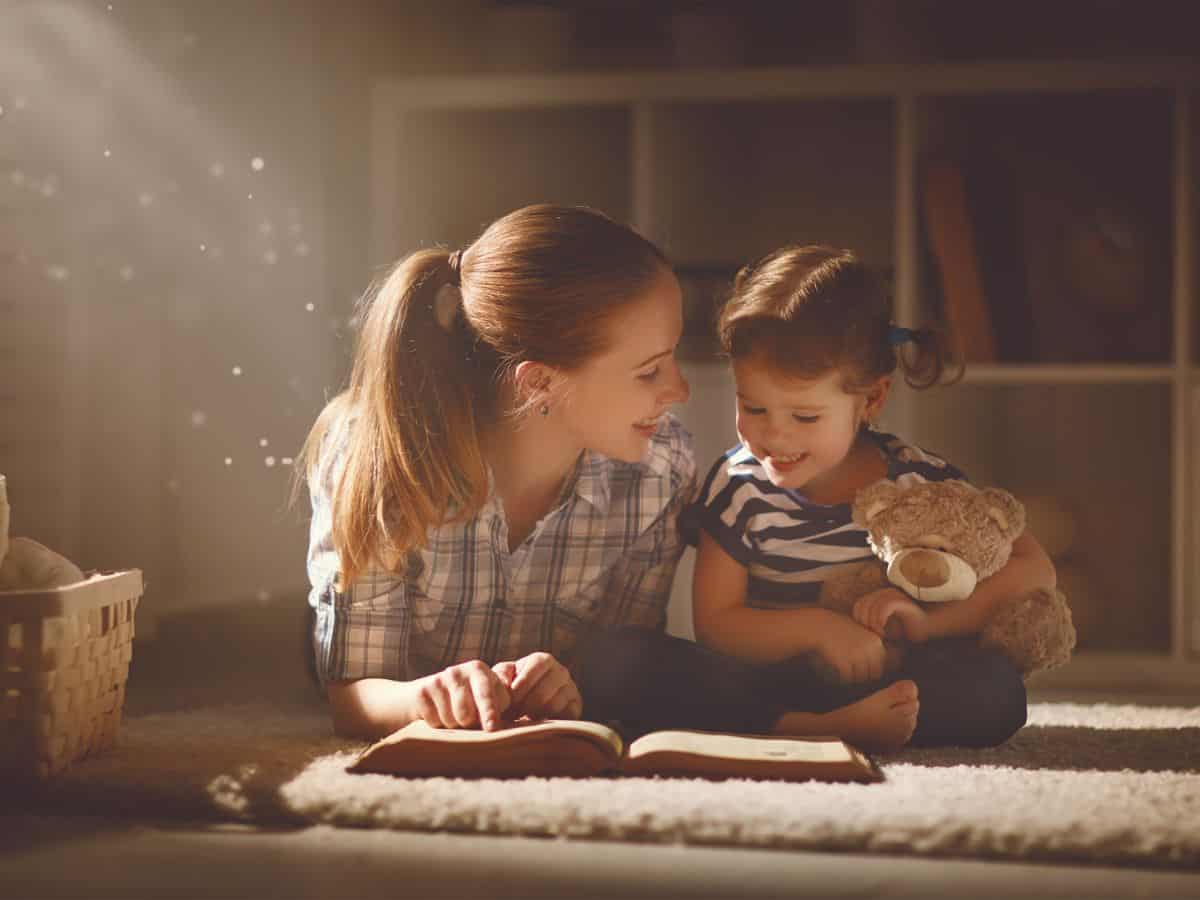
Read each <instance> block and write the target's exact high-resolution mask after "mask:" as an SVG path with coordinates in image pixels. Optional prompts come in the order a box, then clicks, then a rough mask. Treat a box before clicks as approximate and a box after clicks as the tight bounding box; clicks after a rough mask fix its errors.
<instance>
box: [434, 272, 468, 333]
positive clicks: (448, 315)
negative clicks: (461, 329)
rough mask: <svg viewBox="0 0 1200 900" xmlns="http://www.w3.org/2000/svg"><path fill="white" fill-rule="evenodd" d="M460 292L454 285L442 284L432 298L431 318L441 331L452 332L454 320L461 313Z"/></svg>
mask: <svg viewBox="0 0 1200 900" xmlns="http://www.w3.org/2000/svg"><path fill="white" fill-rule="evenodd" d="M462 299H463V298H462V291H460V290H459V289H458V285H456V284H443V285H442V286H441V287H440V288H438V291H437V294H436V295H434V298H433V317H434V318H435V319H437V323H438V325H440V326H441V327H442V331H447V332H449V331H453V330H454V320H455V319H457V318H458V314H459V313H460V312H461V311H462Z"/></svg>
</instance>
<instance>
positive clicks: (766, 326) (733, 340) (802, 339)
mask: <svg viewBox="0 0 1200 900" xmlns="http://www.w3.org/2000/svg"><path fill="white" fill-rule="evenodd" d="M891 307H892V304H891V298H890V297H889V296H888V292H887V290H886V289H885V288H884V286H883V284H882V283H881V282H880V280H879V279H878V278H877V277H876V276H875V275H874V274H873V273H872V272H871V270H870V269H869V268H868V267H867V266H866V265H864V264H863V263H862V262H861V261H860V260H859V259H858V257H856V256H855V255H854V254H853V253H852V252H850V251H849V250H836V249H834V248H832V247H825V246H820V245H811V246H800V245H792V246H788V247H783V248H781V249H779V250H776V251H775V252H774V253H770V254H768V255H767V256H765V257H763V258H762V259H760V260H758V261H757V262H754V263H751V264H750V265H748V266H746V267H745V268H743V269H742V270H741V271H740V272H738V274H737V278H736V279H735V281H734V285H733V291H732V292H731V294H730V296H729V298H728V299H727V300H726V301H725V304H724V305H723V307H722V308H721V311H720V314H719V316H718V319H717V333H718V336H719V338H720V343H721V350H722V351H723V353H724V354H725V355H726V356H728V357H729V358H730V359H738V358H741V357H746V356H750V355H752V354H755V355H757V354H761V355H762V356H763V358H764V359H765V360H766V362H767V364H768V365H770V366H771V367H772V368H774V369H776V370H777V371H779V372H782V373H785V374H787V375H791V376H793V377H796V378H801V379H807V378H817V377H820V376H822V375H824V374H826V373H827V372H831V371H834V370H836V371H839V372H841V374H842V378H843V386H844V387H845V389H846V390H847V391H850V392H852V393H858V392H861V391H865V390H866V389H868V388H869V387H870V386H871V385H873V384H874V383H875V382H877V381H878V380H879V379H880V378H883V377H885V376H887V375H891V374H892V373H893V372H894V371H895V370H896V368H897V365H898V366H899V367H900V368H901V370H902V371H903V372H904V377H905V381H907V382H908V384H910V385H911V386H913V387H915V388H926V387H930V386H931V385H934V384H937V383H939V382H941V381H943V375H944V374H945V372H946V368H947V363H948V360H949V357H950V354H949V348H948V346H947V341H946V338H945V335H944V333H943V332H942V331H940V330H938V329H933V328H917V329H911V330H908V331H907V333H906V334H905V337H906V340H904V341H903V342H902V343H899V344H897V343H893V336H894V334H895V331H894V328H895V326H894V325H893V324H892V318H891V316H892V309H891ZM961 376H962V373H961V371H959V372H958V374H957V375H956V376H955V377H954V378H952V379H950V381H951V382H952V381H955V380H957V379H958V378H960V377H961Z"/></svg>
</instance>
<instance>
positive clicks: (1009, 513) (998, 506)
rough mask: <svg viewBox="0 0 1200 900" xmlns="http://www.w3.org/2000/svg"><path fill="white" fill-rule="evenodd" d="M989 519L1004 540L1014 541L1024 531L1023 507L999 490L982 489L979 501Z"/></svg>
mask: <svg viewBox="0 0 1200 900" xmlns="http://www.w3.org/2000/svg"><path fill="white" fill-rule="evenodd" d="M977 502H978V503H981V504H982V505H983V506H984V508H985V509H986V511H987V515H988V518H989V519H993V520H995V522H996V524H997V525H999V526H1000V532H1001V534H1003V535H1004V538H1005V540H1009V541H1012V540H1016V538H1018V537H1020V536H1021V534H1022V532H1024V531H1025V507H1024V506H1022V505H1021V501H1020V500H1018V499H1017V498H1016V497H1014V496H1013V495H1012V494H1010V493H1009V492H1008V491H1005V490H1001V489H1000V488H984V489H983V490H982V491H980V492H979V499H978V501H977Z"/></svg>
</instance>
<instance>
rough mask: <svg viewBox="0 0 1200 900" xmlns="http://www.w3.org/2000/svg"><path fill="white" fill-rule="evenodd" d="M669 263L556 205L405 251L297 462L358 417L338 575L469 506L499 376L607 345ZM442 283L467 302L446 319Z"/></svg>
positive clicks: (311, 457) (482, 470) (477, 497)
mask: <svg viewBox="0 0 1200 900" xmlns="http://www.w3.org/2000/svg"><path fill="white" fill-rule="evenodd" d="M666 267H667V263H666V260H665V259H664V257H663V255H662V253H661V252H660V251H659V250H658V248H656V247H655V246H654V245H653V244H651V243H650V242H649V241H647V240H646V239H645V238H643V237H641V236H640V235H638V234H636V233H635V232H633V231H632V230H630V229H629V228H626V227H625V226H623V225H620V224H618V223H616V222H614V221H612V220H611V219H609V218H608V217H606V216H604V215H603V214H601V213H598V212H595V211H593V210H589V209H585V208H582V207H563V206H552V205H536V206H527V207H524V208H522V209H518V210H516V211H515V212H512V213H509V214H508V215H506V216H504V217H503V218H501V219H498V220H496V221H495V222H493V223H492V225H491V226H490V227H488V228H487V230H486V231H484V232H483V234H482V235H481V236H480V237H479V238H478V239H477V240H476V241H475V242H474V243H473V244H471V245H470V246H469V247H467V248H466V249H464V250H462V251H459V252H456V253H454V254H451V253H449V252H447V251H446V250H442V249H435V250H420V251H417V252H416V253H413V254H412V255H411V256H409V257H407V258H406V259H404V260H402V261H401V262H400V263H398V264H397V265H396V266H395V267H394V268H393V269H392V270H391V272H390V274H389V275H388V276H387V277H386V279H385V280H384V281H383V283H382V284H381V285H380V286H379V287H378V288H377V289H376V290H374V291H373V292H372V293H370V294H369V295H368V297H367V298H366V299H365V301H364V304H363V308H362V309H361V311H360V314H359V321H360V323H361V325H360V331H359V335H358V340H357V342H356V347H355V352H354V362H353V367H352V370H351V375H350V385H349V387H348V389H347V390H346V391H344V392H343V393H342V394H340V395H339V396H338V397H336V398H335V399H334V400H333V401H332V402H330V403H329V404H328V405H327V406H326V408H325V410H324V411H323V412H322V413H321V415H320V417H319V418H318V419H317V422H316V424H315V425H314V426H313V428H312V430H311V432H310V433H309V435H308V438H307V440H306V441H305V444H304V448H303V450H302V451H301V454H300V465H299V466H298V472H303V473H304V474H305V475H306V476H307V477H308V478H309V479H310V480H311V479H313V478H315V477H321V475H322V473H321V472H320V471H319V467H320V466H321V464H322V456H323V451H324V449H325V447H324V444H325V441H324V439H325V436H326V435H327V434H328V433H329V432H330V431H331V429H333V428H335V427H338V426H339V425H340V424H345V425H348V426H351V430H350V432H349V440H348V442H347V443H346V445H345V456H344V461H343V464H342V469H341V475H340V476H339V477H338V478H337V480H336V483H333V484H332V485H331V488H332V492H333V494H332V498H333V510H332V512H333V532H332V534H333V543H334V546H335V547H336V548H337V551H338V557H339V567H340V570H341V571H340V576H341V577H340V579H339V581H340V584H341V585H346V584H349V583H352V582H353V581H354V580H355V579H356V578H357V577H358V575H359V574H360V573H362V572H363V571H364V570H365V569H366V568H367V567H368V566H369V565H370V564H371V563H372V561H379V562H381V563H382V564H384V565H388V566H392V565H394V564H395V562H396V561H397V560H398V559H399V558H400V557H401V556H402V555H403V554H405V553H407V552H408V551H409V550H411V549H414V548H416V547H421V546H424V545H425V543H426V540H427V534H428V531H429V529H430V528H432V527H435V526H437V525H441V524H444V523H446V522H450V521H462V520H465V519H468V518H470V517H472V516H473V515H475V514H476V513H477V512H478V511H479V510H480V508H481V507H482V506H483V504H484V502H485V501H486V499H487V490H488V480H487V470H486V467H485V463H484V458H483V453H482V451H481V449H480V444H479V436H478V429H479V427H480V426H481V425H484V424H487V423H489V422H494V421H496V420H497V419H498V417H500V416H503V415H505V414H506V413H508V412H509V411H507V410H502V409H500V408H499V404H498V397H499V390H498V389H499V387H500V385H501V384H502V383H504V382H505V381H506V380H510V379H511V378H512V375H513V371H514V370H515V369H516V367H517V365H518V364H519V363H520V362H522V361H524V360H532V361H536V362H539V363H543V364H546V365H548V366H552V367H555V368H558V369H561V370H564V371H571V370H574V369H576V368H578V367H579V366H580V365H582V364H583V363H584V362H586V361H587V360H588V359H590V358H591V357H593V356H595V355H596V354H598V353H601V352H603V351H605V350H606V349H608V346H609V342H610V340H611V336H610V330H611V329H610V328H609V322H610V320H611V319H612V318H613V316H614V315H615V314H617V313H618V312H619V311H620V310H621V309H622V308H623V307H624V306H626V305H627V304H628V303H629V302H630V301H631V300H633V299H634V298H635V297H637V296H638V295H639V294H641V293H642V292H644V290H645V289H646V288H648V287H649V286H650V284H651V283H652V282H653V280H654V279H655V278H656V277H658V276H659V273H660V272H661V271H662V270H663V269H664V268H666ZM448 284H450V285H457V286H458V287H459V290H460V291H461V297H462V303H461V308H459V309H457V311H456V314H455V315H454V317H453V321H452V322H451V323H450V326H449V328H446V327H443V325H442V324H440V323H439V320H438V315H437V311H436V310H435V306H436V305H442V306H443V316H444V312H445V310H444V303H443V304H436V303H435V301H436V300H437V297H438V294H439V290H440V289H442V288H443V287H444V286H446V285H448ZM442 293H443V295H444V294H445V293H446V292H444V291H443V292H442ZM451 296H453V292H451Z"/></svg>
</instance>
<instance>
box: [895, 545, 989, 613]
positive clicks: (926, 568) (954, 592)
mask: <svg viewBox="0 0 1200 900" xmlns="http://www.w3.org/2000/svg"><path fill="white" fill-rule="evenodd" d="M887 578H888V581H890V582H891V583H892V584H894V585H895V586H896V587H898V588H900V590H902V591H904V592H905V593H906V594H908V595H909V596H910V597H912V598H914V599H916V600H923V601H925V602H928V603H945V602H949V601H952V600H961V599H962V598H963V597H969V596H970V595H971V592H972V591H974V590H975V581H976V578H975V571H974V570H973V569H972V568H971V567H970V566H969V565H968V564H967V562H966V560H964V559H962V558H961V557H958V556H955V555H954V554H952V553H943V552H942V551H940V550H928V549H925V548H923V547H920V548H917V547H911V548H909V549H907V550H901V551H900V552H899V553H897V554H896V555H895V556H894V557H892V561H891V562H890V563H888V570H887Z"/></svg>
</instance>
